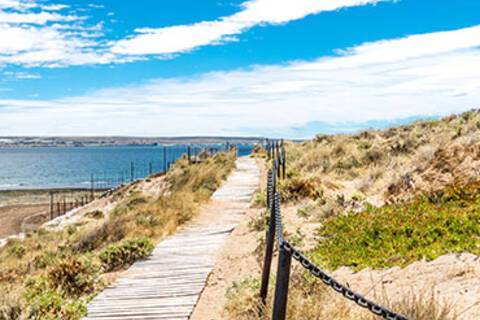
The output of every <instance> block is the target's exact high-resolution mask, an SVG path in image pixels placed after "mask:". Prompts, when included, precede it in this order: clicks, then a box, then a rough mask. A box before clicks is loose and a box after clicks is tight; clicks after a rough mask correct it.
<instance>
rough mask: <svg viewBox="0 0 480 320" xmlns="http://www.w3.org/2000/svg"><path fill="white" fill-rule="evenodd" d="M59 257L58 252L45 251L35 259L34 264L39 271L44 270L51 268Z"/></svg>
mask: <svg viewBox="0 0 480 320" xmlns="http://www.w3.org/2000/svg"><path fill="white" fill-rule="evenodd" d="M57 258H58V255H57V253H56V252H52V251H45V252H42V253H40V254H39V255H38V256H36V257H35V258H34V259H33V264H34V265H35V268H37V269H44V268H46V267H48V266H51V265H52V264H53V263H55V261H56V260H57Z"/></svg>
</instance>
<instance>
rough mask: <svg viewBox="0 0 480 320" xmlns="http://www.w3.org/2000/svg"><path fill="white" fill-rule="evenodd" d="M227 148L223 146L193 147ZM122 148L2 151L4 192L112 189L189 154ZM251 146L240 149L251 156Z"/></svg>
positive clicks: (181, 148)
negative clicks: (53, 189)
mask: <svg viewBox="0 0 480 320" xmlns="http://www.w3.org/2000/svg"><path fill="white" fill-rule="evenodd" d="M202 147H208V148H219V149H220V148H225V146H223V145H192V148H196V149H197V150H200V149H201V148H202ZM165 149H166V151H167V152H166V154H165V156H164V147H163V146H122V147H81V148H62V147H45V148H43V147H40V148H20V149H0V190H6V189H9V190H10V189H41V188H90V187H91V185H92V178H93V184H94V186H95V187H96V188H111V187H114V186H116V185H118V184H120V183H122V182H125V181H129V180H131V179H132V178H134V179H139V178H143V177H146V176H148V175H149V174H150V173H154V172H163V171H164V170H165V163H167V166H168V163H171V162H174V161H175V160H176V159H178V158H179V157H180V156H181V155H182V154H185V153H186V152H187V146H186V145H175V146H166V147H165ZM251 150H252V146H251V145H240V146H239V155H240V156H242V155H248V154H250V152H251Z"/></svg>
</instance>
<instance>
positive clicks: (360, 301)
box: [268, 152, 408, 320]
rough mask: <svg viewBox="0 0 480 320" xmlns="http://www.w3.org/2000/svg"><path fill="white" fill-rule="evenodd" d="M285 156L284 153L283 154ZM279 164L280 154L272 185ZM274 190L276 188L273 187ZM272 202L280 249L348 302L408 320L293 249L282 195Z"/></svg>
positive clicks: (390, 319)
mask: <svg viewBox="0 0 480 320" xmlns="http://www.w3.org/2000/svg"><path fill="white" fill-rule="evenodd" d="M282 153H283V155H284V152H282ZM278 164H279V159H278V154H275V159H274V160H273V170H272V171H273V179H272V180H270V179H269V181H268V183H269V184H270V183H271V184H275V183H276V181H275V180H276V179H275V176H276V170H277V165H278ZM271 187H272V188H271V189H273V188H274V187H273V186H271ZM270 201H274V206H273V207H274V212H272V213H274V214H275V225H276V229H277V230H276V234H277V235H276V236H277V245H278V248H279V249H283V250H285V251H286V252H289V253H290V254H291V255H292V257H293V258H294V259H295V260H297V261H298V262H299V263H300V264H301V265H302V267H303V268H304V269H306V270H308V271H309V272H310V273H311V274H312V275H313V276H315V277H316V278H319V279H320V280H322V282H323V283H324V284H326V285H327V286H329V287H331V288H332V289H333V290H335V291H336V292H338V293H340V294H342V295H343V296H344V297H345V298H347V299H348V300H351V301H353V302H355V303H356V304H357V305H359V306H360V307H362V308H365V309H368V310H369V311H370V312H372V313H373V314H375V315H377V316H380V317H382V318H384V319H387V320H408V318H407V317H405V316H403V315H400V314H398V313H395V312H393V311H391V310H389V309H387V308H385V307H382V306H380V305H378V304H376V303H375V302H373V301H371V300H369V299H367V298H365V297H364V296H362V295H360V294H358V293H356V292H354V291H352V290H351V289H350V288H348V287H346V286H344V285H343V284H341V283H340V282H338V281H337V280H335V279H334V278H333V277H331V276H329V275H328V274H327V273H325V272H324V271H323V270H322V269H320V268H319V267H318V266H316V265H315V264H314V263H313V262H311V261H310V260H309V259H308V258H307V257H305V256H304V255H303V254H302V253H301V252H300V251H299V250H297V249H296V248H295V247H293V246H292V245H291V244H290V243H289V242H288V241H286V240H285V239H284V238H283V224H282V214H281V212H280V195H279V194H278V192H275V193H274V194H273V197H271V198H270Z"/></svg>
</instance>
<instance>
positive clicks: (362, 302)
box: [278, 240, 408, 320]
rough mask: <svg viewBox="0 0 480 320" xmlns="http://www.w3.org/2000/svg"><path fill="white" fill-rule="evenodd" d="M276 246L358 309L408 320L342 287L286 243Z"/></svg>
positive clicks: (381, 315) (398, 319) (395, 319)
mask: <svg viewBox="0 0 480 320" xmlns="http://www.w3.org/2000/svg"><path fill="white" fill-rule="evenodd" d="M278 246H279V247H280V248H282V249H283V250H285V251H287V252H289V253H291V255H292V257H293V258H294V259H295V260H297V261H298V262H299V263H300V264H301V265H302V267H303V268H305V269H307V270H308V271H309V272H310V273H311V274H312V275H313V276H315V277H317V278H319V279H320V280H322V281H323V283H324V284H326V285H327V286H330V287H331V288H332V289H333V290H335V291H336V292H338V293H340V294H342V295H343V296H344V297H345V298H347V299H349V300H351V301H353V302H355V303H356V304H357V305H359V306H360V307H363V308H366V309H368V310H370V312H372V313H373V314H375V315H377V316H380V317H383V318H384V319H388V320H408V318H406V317H405V316H402V315H400V314H398V313H395V312H393V311H391V310H389V309H387V308H385V307H382V306H380V305H378V304H376V303H375V302H373V301H371V300H368V299H367V298H365V297H363V296H361V295H360V294H358V293H355V292H354V291H352V290H351V289H350V288H348V287H346V286H344V285H342V284H341V283H340V282H338V281H337V280H335V279H334V278H332V277H331V276H329V275H328V274H326V273H325V272H324V271H323V270H322V269H320V268H319V267H318V266H316V265H315V264H313V263H312V262H311V261H310V260H309V259H308V258H307V257H305V256H304V255H303V254H302V253H301V252H300V251H298V250H297V249H296V248H294V247H293V246H292V245H291V244H290V243H289V242H288V241H285V240H282V241H281V242H279V244H278Z"/></svg>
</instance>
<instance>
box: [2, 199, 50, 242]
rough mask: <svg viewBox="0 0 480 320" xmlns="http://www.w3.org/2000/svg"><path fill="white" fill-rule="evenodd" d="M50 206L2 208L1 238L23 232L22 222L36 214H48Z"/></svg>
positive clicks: (30, 205)
mask: <svg viewBox="0 0 480 320" xmlns="http://www.w3.org/2000/svg"><path fill="white" fill-rule="evenodd" d="M48 208H49V205H48V204H27V205H11V206H4V207H0V238H4V237H7V236H10V235H13V234H17V233H20V232H22V222H23V220H24V219H25V218H28V217H30V216H32V215H36V214H42V213H45V214H47V212H48Z"/></svg>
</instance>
